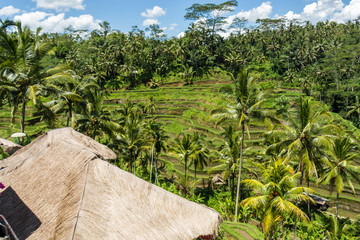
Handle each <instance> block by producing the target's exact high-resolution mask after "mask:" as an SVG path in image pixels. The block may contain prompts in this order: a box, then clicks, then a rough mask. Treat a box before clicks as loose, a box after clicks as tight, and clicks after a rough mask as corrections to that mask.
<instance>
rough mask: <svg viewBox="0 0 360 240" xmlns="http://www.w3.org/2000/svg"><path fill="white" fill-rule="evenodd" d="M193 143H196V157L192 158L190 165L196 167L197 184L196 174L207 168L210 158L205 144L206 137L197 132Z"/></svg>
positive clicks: (193, 137)
mask: <svg viewBox="0 0 360 240" xmlns="http://www.w3.org/2000/svg"><path fill="white" fill-rule="evenodd" d="M192 139H193V141H194V142H195V147H194V148H195V153H194V157H193V158H191V160H190V163H189V165H190V166H191V165H194V170H195V182H196V173H197V170H198V169H200V170H202V169H204V167H205V166H207V161H208V158H209V155H208V154H209V149H207V147H206V145H204V144H203V142H204V135H202V134H200V133H198V132H195V133H194V135H193V136H192Z"/></svg>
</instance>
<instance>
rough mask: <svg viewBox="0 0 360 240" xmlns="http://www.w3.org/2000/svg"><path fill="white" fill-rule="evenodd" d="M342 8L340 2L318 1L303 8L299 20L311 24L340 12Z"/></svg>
mask: <svg viewBox="0 0 360 240" xmlns="http://www.w3.org/2000/svg"><path fill="white" fill-rule="evenodd" d="M343 6H344V3H343V2H342V0H318V1H317V2H314V3H311V4H308V5H306V6H305V7H304V9H303V12H302V13H301V18H302V19H303V20H308V21H311V22H318V21H323V20H326V19H327V18H329V17H330V16H332V15H333V14H334V13H335V12H336V11H340V10H341V9H342V8H343Z"/></svg>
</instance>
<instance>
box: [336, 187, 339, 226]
mask: <svg viewBox="0 0 360 240" xmlns="http://www.w3.org/2000/svg"><path fill="white" fill-rule="evenodd" d="M338 209H339V192H336V220H337V219H338Z"/></svg>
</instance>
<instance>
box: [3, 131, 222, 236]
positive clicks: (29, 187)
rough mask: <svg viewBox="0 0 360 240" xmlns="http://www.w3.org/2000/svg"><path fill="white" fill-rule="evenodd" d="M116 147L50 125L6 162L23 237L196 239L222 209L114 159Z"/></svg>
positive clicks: (9, 194) (7, 198) (10, 202)
mask: <svg viewBox="0 0 360 240" xmlns="http://www.w3.org/2000/svg"><path fill="white" fill-rule="evenodd" d="M115 157H116V156H115V154H114V153H113V152H112V151H111V150H110V149H108V148H107V147H106V146H103V145H101V144H99V143H97V142H95V141H94V140H92V139H91V138H88V137H86V136H84V135H82V134H80V133H77V132H75V131H74V130H72V129H71V128H64V129H57V130H52V131H49V132H47V133H46V134H45V135H43V136H41V137H39V138H38V139H37V140H35V141H34V142H32V143H31V144H29V145H28V146H26V147H24V148H22V149H21V150H19V151H17V152H16V153H15V154H14V155H12V156H11V157H9V158H7V159H5V160H4V161H3V162H1V163H0V169H1V168H4V169H2V170H1V171H0V179H1V181H2V182H3V183H4V184H5V185H6V186H8V188H7V189H5V191H4V192H3V193H2V194H1V197H0V201H1V204H0V213H2V214H3V215H5V217H6V218H7V220H8V221H9V223H10V224H11V226H12V227H13V229H14V231H15V233H16V234H17V235H18V237H19V238H20V239H25V238H28V239H97V240H98V239H149V240H150V239H193V238H196V237H198V236H200V235H210V234H214V233H216V231H217V228H218V226H219V224H220V222H221V218H220V216H219V214H218V213H217V212H216V211H214V210H212V209H210V208H207V207H206V206H203V205H199V204H197V203H194V202H190V201H188V200H186V199H183V198H181V197H179V196H177V195H174V194H172V193H169V192H167V191H165V190H164V189H162V188H159V187H157V186H154V185H153V184H150V183H148V182H146V181H144V180H142V179H140V178H137V177H136V176H134V175H132V174H130V173H128V172H125V171H123V170H121V169H119V168H117V167H116V166H113V165H111V164H109V163H108V162H106V161H104V159H113V158H115Z"/></svg>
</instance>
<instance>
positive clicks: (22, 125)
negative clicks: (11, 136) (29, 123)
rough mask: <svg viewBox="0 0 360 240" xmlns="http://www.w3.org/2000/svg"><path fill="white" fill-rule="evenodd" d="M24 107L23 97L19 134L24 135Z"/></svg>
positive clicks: (24, 100)
mask: <svg viewBox="0 0 360 240" xmlns="http://www.w3.org/2000/svg"><path fill="white" fill-rule="evenodd" d="M25 107H26V99H25V97H24V98H23V102H22V105H21V123H20V125H21V132H22V133H24V132H25Z"/></svg>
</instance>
